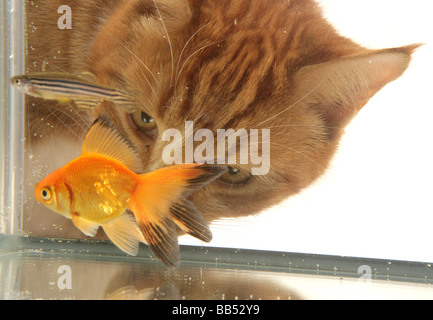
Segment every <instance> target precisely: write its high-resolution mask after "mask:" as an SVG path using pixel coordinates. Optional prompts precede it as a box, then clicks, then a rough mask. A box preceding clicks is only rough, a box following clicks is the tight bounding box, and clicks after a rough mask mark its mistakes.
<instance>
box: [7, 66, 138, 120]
mask: <svg viewBox="0 0 433 320" xmlns="http://www.w3.org/2000/svg"><path fill="white" fill-rule="evenodd" d="M10 82H11V84H12V85H13V86H14V87H15V88H17V89H18V90H20V91H22V92H24V93H25V94H28V95H32V96H34V97H37V98H43V99H45V100H58V101H59V102H60V103H69V102H70V101H71V100H73V101H74V102H75V104H76V105H77V107H79V108H84V109H91V108H94V107H96V106H98V105H99V104H100V103H101V102H102V101H103V100H107V101H111V102H113V103H116V104H117V105H118V106H120V107H123V108H124V109H125V110H126V111H127V112H132V111H134V110H135V98H134V96H133V95H131V94H130V93H129V92H126V91H122V90H117V89H113V88H110V87H107V86H103V85H100V84H98V83H97V82H96V77H95V76H94V75H93V74H91V73H89V72H84V73H80V74H70V73H62V72H39V73H31V74H25V75H20V76H15V77H13V78H11V79H10Z"/></svg>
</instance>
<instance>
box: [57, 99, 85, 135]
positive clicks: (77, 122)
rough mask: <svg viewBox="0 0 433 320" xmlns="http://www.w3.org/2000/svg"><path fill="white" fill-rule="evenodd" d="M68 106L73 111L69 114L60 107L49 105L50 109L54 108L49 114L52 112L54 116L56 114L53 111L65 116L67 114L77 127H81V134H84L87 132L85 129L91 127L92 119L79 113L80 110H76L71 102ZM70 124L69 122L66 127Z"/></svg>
mask: <svg viewBox="0 0 433 320" xmlns="http://www.w3.org/2000/svg"><path fill="white" fill-rule="evenodd" d="M68 107H70V110H71V111H73V114H70V113H69V112H67V111H66V110H65V109H64V108H62V107H56V106H53V107H51V109H54V111H51V114H53V115H54V116H56V115H55V114H54V112H55V111H57V112H60V113H62V114H64V115H65V116H67V117H68V118H70V119H71V120H72V121H73V122H75V125H76V126H77V127H79V128H80V129H81V131H82V132H83V134H84V135H85V134H86V133H87V131H88V130H89V128H90V127H91V125H92V121H91V120H90V119H86V118H84V117H83V116H82V115H81V114H80V112H79V111H78V110H76V109H75V108H74V107H73V106H72V105H71V104H69V105H68ZM77 118H78V119H77ZM80 120H81V122H80ZM70 126H71V125H70V124H69V125H68V126H67V127H68V128H69V127H70Z"/></svg>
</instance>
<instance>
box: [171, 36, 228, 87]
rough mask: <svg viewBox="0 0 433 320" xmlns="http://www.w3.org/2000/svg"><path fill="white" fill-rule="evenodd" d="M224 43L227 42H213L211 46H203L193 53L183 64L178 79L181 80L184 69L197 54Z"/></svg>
mask: <svg viewBox="0 0 433 320" xmlns="http://www.w3.org/2000/svg"><path fill="white" fill-rule="evenodd" d="M224 41H225V40H221V41H217V42H213V43H211V44H208V45H205V46H202V47H201V48H199V49H197V50H196V51H194V52H193V53H192V54H191V55H190V56H189V57H188V59H186V60H185V62H184V63H183V65H182V68H181V69H180V70H179V73H178V76H177V79H179V77H180V74H181V73H182V71H183V69H184V68H185V66H186V64H187V62H188V61H189V60H190V59H191V58H192V57H193V56H195V55H196V54H197V53H199V52H200V51H203V50H204V49H206V48H209V47H211V46H214V45H216V44H219V43H222V42H224Z"/></svg>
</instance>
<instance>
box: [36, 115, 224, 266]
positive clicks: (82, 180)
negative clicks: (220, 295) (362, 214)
mask: <svg viewBox="0 0 433 320" xmlns="http://www.w3.org/2000/svg"><path fill="white" fill-rule="evenodd" d="M141 171H142V161H141V158H140V157H139V155H138V154H137V153H136V152H135V150H134V148H133V147H132V145H131V144H130V143H129V142H128V141H127V140H126V139H125V138H124V137H123V136H122V135H121V134H120V133H119V132H118V131H117V129H116V127H115V126H114V125H113V124H112V123H111V121H110V120H109V119H108V118H106V117H105V116H102V117H100V118H99V119H98V120H96V121H95V123H94V124H93V126H92V128H91V129H90V131H89V133H88V134H87V136H86V139H85V141H84V143H83V148H82V154H81V156H80V157H78V158H77V159H75V160H73V161H71V162H70V163H68V164H67V165H65V166H64V167H62V168H60V169H58V170H56V171H54V172H53V173H51V174H50V175H48V176H47V177H46V178H45V179H44V180H43V181H41V182H40V183H39V184H38V185H37V186H36V188H35V196H36V199H37V200H38V201H39V202H41V203H42V204H44V205H45V206H47V207H48V208H50V209H51V210H53V211H55V212H57V213H60V214H61V215H63V216H65V217H67V218H70V219H72V222H73V223H74V224H75V226H76V227H77V228H78V229H80V230H81V231H82V232H83V233H84V234H86V235H87V236H91V237H93V236H95V234H96V232H97V230H98V228H99V226H102V228H103V229H104V231H105V233H106V234H107V236H108V237H109V238H110V240H111V241H113V242H114V244H116V245H117V247H119V248H120V249H121V250H123V251H124V252H126V253H128V254H130V255H136V254H137V252H138V245H139V242H145V241H146V242H147V244H148V245H149V246H150V247H151V249H152V251H153V252H154V253H155V255H156V256H157V257H158V258H159V259H161V261H162V262H163V263H164V264H165V265H167V266H169V267H176V266H178V264H179V245H178V242H177V230H176V225H177V226H178V227H179V228H181V229H182V230H183V231H184V232H186V233H188V234H190V235H192V236H194V237H196V238H198V239H200V240H202V241H206V242H209V241H210V240H211V238H212V234H211V232H210V230H209V227H208V224H207V223H206V221H205V220H204V218H203V216H202V214H201V213H200V212H199V211H198V210H197V208H196V207H195V206H194V204H193V203H192V202H190V201H188V200H186V199H185V198H187V197H188V196H189V195H190V194H191V193H192V192H194V191H195V190H197V189H199V188H201V187H202V186H204V185H206V184H208V183H210V182H211V181H213V180H215V179H216V178H218V177H219V176H220V175H221V174H223V173H224V172H225V171H226V168H225V167H220V166H211V165H199V164H189V165H178V166H172V167H166V168H163V169H159V170H157V171H153V172H150V173H148V174H143V175H138V174H136V173H135V172H141ZM129 210H130V211H132V213H133V214H134V216H135V219H134V218H133V217H132V215H131V214H130V213H128V211H129ZM137 222H138V225H137ZM140 229H141V230H140ZM143 234H144V238H143Z"/></svg>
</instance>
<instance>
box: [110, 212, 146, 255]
mask: <svg viewBox="0 0 433 320" xmlns="http://www.w3.org/2000/svg"><path fill="white" fill-rule="evenodd" d="M102 228H103V229H104V231H105V234H106V235H107V237H108V238H110V240H111V241H112V242H113V243H114V244H115V245H116V246H117V247H118V248H119V249H120V250H122V251H123V252H125V253H127V254H129V255H131V256H136V255H137V254H138V246H139V244H140V242H143V243H146V242H145V240H144V237H143V234H142V233H141V231H140V228H139V227H138V224H137V222H136V221H135V219H134V217H133V216H132V215H131V214H129V213H126V212H125V213H124V214H122V215H121V216H120V217H118V218H116V219H113V220H110V221H108V222H106V223H104V224H103V225H102Z"/></svg>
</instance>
